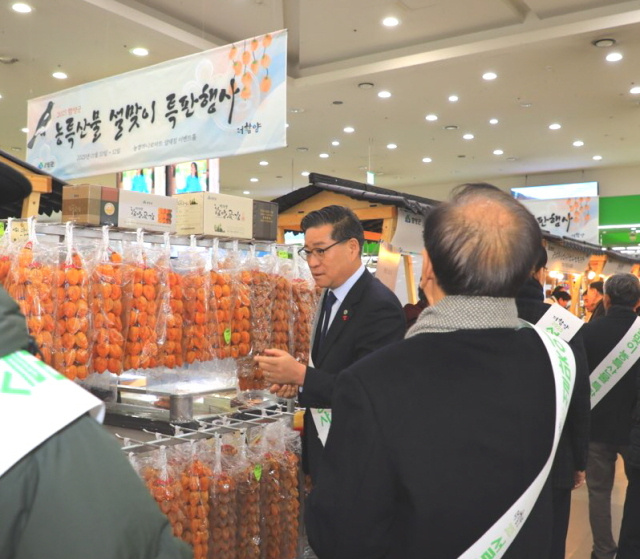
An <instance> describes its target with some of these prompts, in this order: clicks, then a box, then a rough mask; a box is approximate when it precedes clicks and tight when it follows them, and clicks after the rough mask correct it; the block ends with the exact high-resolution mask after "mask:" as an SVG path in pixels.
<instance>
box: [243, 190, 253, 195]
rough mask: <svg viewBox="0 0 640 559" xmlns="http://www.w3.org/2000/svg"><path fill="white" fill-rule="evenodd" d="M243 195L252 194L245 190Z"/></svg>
mask: <svg viewBox="0 0 640 559" xmlns="http://www.w3.org/2000/svg"><path fill="white" fill-rule="evenodd" d="M242 194H251V192H249V191H248V190H243V191H242Z"/></svg>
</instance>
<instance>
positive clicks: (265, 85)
mask: <svg viewBox="0 0 640 559" xmlns="http://www.w3.org/2000/svg"><path fill="white" fill-rule="evenodd" d="M270 89H271V78H270V77H269V76H265V77H264V78H262V81H261V82H260V91H262V93H267V92H268V91H269V90H270Z"/></svg>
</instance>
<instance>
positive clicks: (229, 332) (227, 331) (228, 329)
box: [224, 328, 231, 345]
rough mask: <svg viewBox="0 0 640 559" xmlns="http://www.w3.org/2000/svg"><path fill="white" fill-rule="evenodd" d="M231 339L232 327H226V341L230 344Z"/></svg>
mask: <svg viewBox="0 0 640 559" xmlns="http://www.w3.org/2000/svg"><path fill="white" fill-rule="evenodd" d="M230 341H231V328H225V330H224V343H225V344H227V345H229V342H230Z"/></svg>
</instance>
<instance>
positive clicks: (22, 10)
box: [11, 2, 31, 14]
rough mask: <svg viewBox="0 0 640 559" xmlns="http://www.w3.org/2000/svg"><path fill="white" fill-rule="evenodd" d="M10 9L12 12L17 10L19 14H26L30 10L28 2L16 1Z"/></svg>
mask: <svg viewBox="0 0 640 559" xmlns="http://www.w3.org/2000/svg"><path fill="white" fill-rule="evenodd" d="M11 9H12V10H13V11H14V12H18V13H19V14H28V13H30V12H31V6H29V4H25V3H24V2H16V3H15V4H14V5H13V6H11Z"/></svg>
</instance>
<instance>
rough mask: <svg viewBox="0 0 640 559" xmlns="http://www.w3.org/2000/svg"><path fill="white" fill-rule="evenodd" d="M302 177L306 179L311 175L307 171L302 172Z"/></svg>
mask: <svg viewBox="0 0 640 559" xmlns="http://www.w3.org/2000/svg"><path fill="white" fill-rule="evenodd" d="M300 174H301V175H302V176H303V177H308V176H309V175H310V174H311V173H310V172H309V171H302V173H300Z"/></svg>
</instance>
